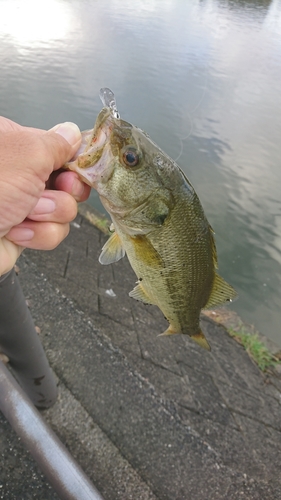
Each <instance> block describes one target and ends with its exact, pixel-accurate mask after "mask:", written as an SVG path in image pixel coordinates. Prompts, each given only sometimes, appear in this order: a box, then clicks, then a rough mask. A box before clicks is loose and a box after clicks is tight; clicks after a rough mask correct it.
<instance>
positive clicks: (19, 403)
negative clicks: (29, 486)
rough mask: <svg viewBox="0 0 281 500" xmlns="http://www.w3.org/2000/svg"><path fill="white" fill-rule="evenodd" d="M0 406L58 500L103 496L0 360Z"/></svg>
mask: <svg viewBox="0 0 281 500" xmlns="http://www.w3.org/2000/svg"><path fill="white" fill-rule="evenodd" d="M0 410H1V411H2V413H3V414H4V415H5V417H6V419H7V420H8V421H9V422H10V424H11V426H12V427H13V429H14V430H15V432H16V433H17V434H18V436H20V438H21V440H22V442H23V443H24V445H25V446H26V447H27V449H28V450H29V451H30V453H31V454H32V456H33V457H34V459H35V460H36V462H37V463H38V465H39V467H40V469H41V470H42V472H43V473H44V474H45V476H46V477H47V479H48V481H49V482H50V484H51V485H52V486H53V488H54V490H55V491H56V493H57V494H58V496H59V498H61V499H62V500H103V498H102V496H101V495H100V493H99V492H98V491H97V490H96V488H95V487H94V486H93V484H92V483H91V482H90V480H89V478H88V477H87V476H86V474H85V473H84V472H83V470H82V469H81V468H80V466H79V465H78V464H77V463H76V462H75V460H74V459H73V457H72V456H71V455H70V453H69V452H68V451H67V449H66V448H65V447H64V445H63V444H62V443H61V442H60V440H59V439H58V437H57V436H56V434H55V433H54V432H53V431H52V429H51V428H50V427H49V426H48V425H47V424H46V423H45V421H44V419H43V417H42V416H41V415H40V413H39V411H38V410H37V409H36V408H35V407H34V405H33V404H32V402H31V401H30V400H29V398H28V397H27V396H26V394H25V393H24V391H23V390H22V389H21V387H20V386H19V385H18V383H17V382H16V380H15V379H14V377H13V376H12V375H11V374H10V373H9V370H8V369H7V368H6V367H5V366H4V364H3V363H2V362H1V361H0Z"/></svg>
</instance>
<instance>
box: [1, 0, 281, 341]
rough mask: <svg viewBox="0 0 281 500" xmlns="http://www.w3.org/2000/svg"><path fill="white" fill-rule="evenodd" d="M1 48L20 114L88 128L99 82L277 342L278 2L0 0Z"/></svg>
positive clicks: (10, 95) (243, 304) (46, 124)
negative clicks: (175, 175)
mask: <svg viewBox="0 0 281 500" xmlns="http://www.w3.org/2000/svg"><path fill="white" fill-rule="evenodd" d="M0 60H1V72H0V88H1V92H0V113H1V114H2V115H4V116H8V117H9V118H11V119H14V120H16V121H18V122H20V123H22V124H25V125H31V126H37V127H42V128H50V127H52V126H53V125H55V124H56V123H59V122H62V121H66V120H70V121H75V122H76V123H77V124H78V125H79V126H80V128H81V129H86V128H90V127H92V126H93V123H94V121H95V118H96V115H97V113H98V112H99V110H100V109H101V102H100V100H99V97H98V95H99V89H100V87H105V86H106V87H110V88H112V90H113V91H114V93H115V95H116V97H117V104H118V109H119V111H120V113H121V116H122V118H124V119H125V120H128V121H130V122H132V123H134V124H135V125H137V126H139V127H141V128H143V129H144V130H146V131H147V132H148V133H149V134H150V136H151V137H152V138H153V140H154V141H155V142H157V143H158V144H159V145H160V146H161V147H162V148H163V149H164V150H165V151H166V152H167V153H168V154H169V155H170V156H172V157H173V158H178V160H177V161H178V163H179V165H180V166H181V167H182V168H183V169H184V171H185V172H186V174H187V176H188V177H189V179H190V180H191V182H192V183H193V185H194V186H195V188H196V191H197V192H198V194H199V197H200V199H201V201H202V204H203V206H204V208H205V212H206V214H207V216H208V219H209V221H210V223H211V225H212V226H213V228H214V229H215V232H216V242H217V247H218V256H219V266H220V273H221V274H222V275H223V276H224V278H225V279H227V280H228V281H229V282H230V283H231V284H232V285H233V286H235V287H236V289H237V290H238V292H239V300H238V301H236V302H235V303H234V304H233V305H232V306H231V307H232V308H233V309H235V310H236V311H237V312H238V313H239V314H240V315H241V316H242V318H243V319H244V320H245V321H246V322H249V323H254V324H255V326H256V327H257V328H258V329H259V330H260V331H262V332H263V333H264V334H266V335H267V336H268V337H270V338H271V339H273V340H275V342H277V343H279V345H280V346H281V326H280V325H281V286H280V285H281V276H280V264H281V194H280V185H281V168H280V152H281V146H280V130H281V92H280V81H281V2H280V1H278V0H273V1H258V0H256V1H242V0H241V1H224V2H223V1H219V0H201V1H199V0H190V1H188V2H187V1H184V0H137V1H134V2H130V1H128V0H127V1H126V0H108V1H107V2H104V1H102V0H96V1H95V2H93V1H90V0H83V1H81V0H80V1H78V0H68V1H63V0H48V1H43V0H42V1H41V2H38V1H35V0H25V1H24V2H22V1H20V0H13V1H11V0H0ZM91 203H92V204H93V205H94V206H96V207H97V208H99V209H101V206H100V204H99V201H98V197H97V195H96V194H95V193H93V194H92V196H91Z"/></svg>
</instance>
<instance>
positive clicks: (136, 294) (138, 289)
mask: <svg viewBox="0 0 281 500" xmlns="http://www.w3.org/2000/svg"><path fill="white" fill-rule="evenodd" d="M129 296H130V297H132V298H133V299H136V300H140V301H141V302H144V303H145V304H154V302H152V300H151V299H150V298H149V296H148V295H147V293H146V292H145V291H144V289H143V287H142V286H141V285H140V284H139V285H137V286H135V288H134V289H133V290H132V291H131V292H130V293H129Z"/></svg>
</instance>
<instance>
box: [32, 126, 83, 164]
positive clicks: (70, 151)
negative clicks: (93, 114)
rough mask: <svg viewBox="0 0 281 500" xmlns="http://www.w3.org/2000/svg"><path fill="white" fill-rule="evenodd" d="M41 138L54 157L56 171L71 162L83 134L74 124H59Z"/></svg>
mask: <svg viewBox="0 0 281 500" xmlns="http://www.w3.org/2000/svg"><path fill="white" fill-rule="evenodd" d="M41 138H42V139H43V141H44V142H45V143H46V145H47V146H48V148H49V150H50V153H51V154H52V156H53V159H54V166H53V169H54V170H57V169H58V168H60V167H61V166H62V165H63V164H64V163H65V162H67V161H69V160H71V158H72V157H73V156H74V155H75V153H76V151H77V150H78V148H79V146H80V144H81V132H80V130H79V128H78V126H77V125H76V124H75V123H72V122H65V123H59V124H58V125H56V126H55V127H53V128H51V129H50V130H48V132H46V133H44V134H43V135H42V136H41Z"/></svg>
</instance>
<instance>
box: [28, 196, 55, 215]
mask: <svg viewBox="0 0 281 500" xmlns="http://www.w3.org/2000/svg"><path fill="white" fill-rule="evenodd" d="M55 208H56V204H55V202H54V200H51V199H50V198H44V197H42V198H40V199H39V200H38V202H37V204H36V205H35V207H34V209H33V210H32V212H30V215H44V214H51V213H52V212H54V211H55Z"/></svg>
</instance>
